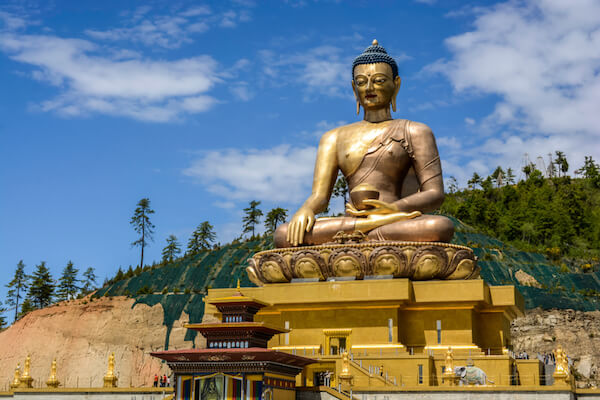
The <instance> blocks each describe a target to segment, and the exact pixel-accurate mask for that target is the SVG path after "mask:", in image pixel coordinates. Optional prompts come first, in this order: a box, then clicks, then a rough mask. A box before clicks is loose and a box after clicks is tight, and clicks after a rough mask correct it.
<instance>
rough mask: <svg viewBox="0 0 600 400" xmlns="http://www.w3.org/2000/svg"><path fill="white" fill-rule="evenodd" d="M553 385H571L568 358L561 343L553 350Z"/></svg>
mask: <svg viewBox="0 0 600 400" xmlns="http://www.w3.org/2000/svg"><path fill="white" fill-rule="evenodd" d="M554 360H555V361H554V365H555V367H554V373H553V374H552V377H553V378H554V385H557V386H571V381H572V379H571V372H570V370H569V359H568V357H567V354H566V353H565V351H564V350H563V348H562V346H561V345H558V347H557V348H556V350H554Z"/></svg>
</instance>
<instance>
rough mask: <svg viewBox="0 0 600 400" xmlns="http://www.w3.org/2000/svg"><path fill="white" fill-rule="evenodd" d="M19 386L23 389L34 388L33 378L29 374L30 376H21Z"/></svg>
mask: <svg viewBox="0 0 600 400" xmlns="http://www.w3.org/2000/svg"><path fill="white" fill-rule="evenodd" d="M18 387H19V388H21V389H29V388H33V378H32V377H30V376H28V377H21V379H20V381H19V386H18Z"/></svg>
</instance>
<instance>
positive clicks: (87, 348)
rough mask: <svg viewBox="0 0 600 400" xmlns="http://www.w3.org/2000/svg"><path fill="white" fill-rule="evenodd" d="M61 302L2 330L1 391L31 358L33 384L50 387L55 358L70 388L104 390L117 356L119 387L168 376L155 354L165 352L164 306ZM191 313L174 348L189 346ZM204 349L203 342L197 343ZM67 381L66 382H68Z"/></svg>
mask: <svg viewBox="0 0 600 400" xmlns="http://www.w3.org/2000/svg"><path fill="white" fill-rule="evenodd" d="M89 300H90V299H89V297H88V298H86V299H82V300H72V301H68V302H61V303H57V304H56V305H53V306H51V307H48V308H45V309H42V310H37V311H34V312H31V313H29V314H28V315H26V316H25V317H24V318H22V319H21V320H20V321H17V322H16V323H15V324H13V325H12V326H11V327H9V328H8V329H6V330H5V331H3V332H0V349H1V350H0V391H1V390H5V389H6V387H7V385H8V382H9V381H11V380H12V378H13V376H14V375H13V374H14V369H15V367H16V365H17V363H20V364H21V366H23V362H24V360H25V357H26V356H27V354H31V376H32V377H33V378H34V379H35V382H34V385H35V386H36V387H39V385H40V384H41V385H42V386H45V381H46V380H47V379H48V376H49V373H50V365H51V363H52V359H53V358H54V357H56V361H57V364H58V378H59V380H60V381H61V382H62V383H63V385H65V384H66V385H65V386H67V387H76V386H77V385H78V386H79V387H90V386H91V387H99V386H102V377H103V376H104V374H105V373H106V370H107V363H108V355H109V354H110V352H114V353H115V365H116V372H117V374H118V376H119V386H121V387H125V386H130V385H132V386H134V387H140V386H149V385H151V384H152V379H153V377H154V374H155V373H167V374H168V373H169V371H168V368H167V367H166V365H163V364H161V363H160V361H159V360H157V359H155V358H153V357H152V356H150V354H149V353H150V352H151V351H155V350H162V349H163V348H164V345H165V336H166V330H167V327H166V326H165V325H163V309H162V306H161V305H160V304H157V305H155V306H153V307H149V306H147V305H144V304H137V305H136V306H135V307H134V308H133V309H132V308H131V307H132V305H133V303H134V299H131V298H126V297H122V296H117V297H102V298H99V299H95V300H93V301H91V302H90V301H89ZM185 322H187V314H182V315H181V317H180V320H177V321H175V322H174V324H173V329H172V331H171V334H170V342H169V348H170V349H177V348H189V347H191V343H190V342H189V341H188V342H184V336H185V331H186V329H185V328H183V324H184V323H185ZM196 343H197V345H202V344H203V343H202V342H201V339H200V338H198V340H197V341H196ZM65 381H66V382H65Z"/></svg>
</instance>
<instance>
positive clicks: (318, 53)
mask: <svg viewBox="0 0 600 400" xmlns="http://www.w3.org/2000/svg"><path fill="white" fill-rule="evenodd" d="M260 58H261V61H262V64H263V72H264V73H265V75H266V76H267V79H270V80H272V81H275V82H276V83H275V84H281V83H282V82H292V83H295V84H301V85H302V86H303V87H304V88H305V100H310V99H311V97H313V96H316V95H326V96H336V97H350V96H351V95H352V91H351V89H350V84H349V82H350V80H351V75H350V72H349V70H348V63H349V60H350V59H351V57H350V56H348V55H345V54H343V53H342V50H341V49H340V48H338V47H335V46H317V47H314V48H311V49H307V50H305V51H302V52H297V53H292V54H281V53H279V52H275V51H272V50H263V51H261V52H260Z"/></svg>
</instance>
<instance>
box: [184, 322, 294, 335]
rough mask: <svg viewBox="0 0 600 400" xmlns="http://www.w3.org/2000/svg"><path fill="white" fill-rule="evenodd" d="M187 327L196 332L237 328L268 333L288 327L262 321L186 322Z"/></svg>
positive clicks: (272, 333) (279, 331)
mask: <svg viewBox="0 0 600 400" xmlns="http://www.w3.org/2000/svg"><path fill="white" fill-rule="evenodd" d="M185 327H186V328H187V329H192V330H195V331H198V332H231V331H239V330H250V331H256V332H263V333H267V334H270V335H276V334H278V333H287V332H289V329H284V328H278V327H275V326H271V325H268V324H266V323H264V322H216V323H204V324H186V325H185Z"/></svg>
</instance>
